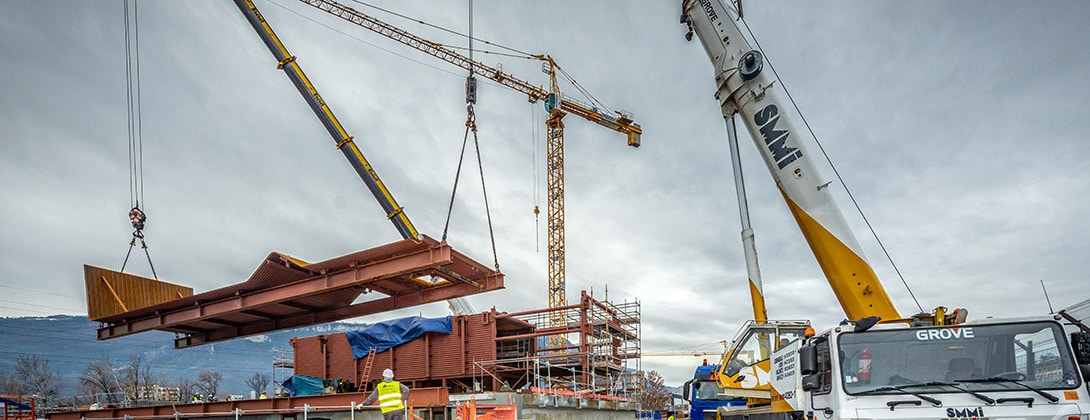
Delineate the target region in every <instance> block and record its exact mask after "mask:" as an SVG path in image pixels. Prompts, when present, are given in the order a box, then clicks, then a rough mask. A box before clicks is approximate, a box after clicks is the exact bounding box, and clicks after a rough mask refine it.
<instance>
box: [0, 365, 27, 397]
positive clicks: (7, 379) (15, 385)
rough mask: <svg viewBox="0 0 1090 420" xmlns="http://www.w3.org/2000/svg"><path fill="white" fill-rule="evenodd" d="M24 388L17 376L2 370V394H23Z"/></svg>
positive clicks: (0, 378) (0, 374) (0, 372)
mask: <svg viewBox="0 0 1090 420" xmlns="http://www.w3.org/2000/svg"><path fill="white" fill-rule="evenodd" d="M22 387H23V386H22V384H20V383H19V381H18V380H17V379H16V378H15V375H13V374H9V373H7V372H5V371H2V370H0V394H22V393H23V390H22Z"/></svg>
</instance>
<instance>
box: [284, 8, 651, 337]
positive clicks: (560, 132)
mask: <svg viewBox="0 0 1090 420" xmlns="http://www.w3.org/2000/svg"><path fill="white" fill-rule="evenodd" d="M299 1H301V2H302V3H305V4H307V5H310V6H313V7H315V8H317V9H319V10H322V11H324V12H326V13H329V14H331V15H333V16H336V17H338V18H341V19H344V20H346V21H348V22H351V23H353V24H356V25H358V26H360V27H362V28H364V29H367V30H370V31H372V32H375V33H377V34H379V35H382V36H385V37H387V38H390V39H392V40H394V41H397V42H400V43H402V44H405V45H407V46H409V47H412V48H414V49H416V50H419V51H421V52H423V53H425V54H428V55H431V56H433V57H436V58H439V59H441V60H443V61H446V62H448V63H451V64H453V65H455V66H458V67H461V68H462V69H465V70H467V71H469V72H471V73H472V74H476V75H479V76H481V77H484V78H487V79H488V80H491V81H493V82H496V83H498V84H500V85H503V86H506V87H508V88H511V89H514V90H515V91H518V92H521V93H523V94H525V95H526V96H527V97H528V98H529V100H530V102H537V101H544V102H545V109H546V111H548V112H549V117H548V119H547V120H546V121H545V126H546V143H547V146H546V159H547V165H546V168H547V174H546V183H547V184H548V185H547V187H548V195H547V197H548V203H547V209H546V210H547V217H548V225H547V226H548V229H547V231H548V234H547V238H548V252H549V255H548V265H549V269H548V276H549V279H548V280H549V284H548V295H549V308H558V307H561V306H564V305H566V304H567V297H566V292H565V282H566V280H565V258H564V253H565V251H564V242H565V240H564V123H563V122H562V121H561V119H562V118H564V116H565V115H567V114H569V113H570V114H575V115H577V116H579V117H582V118H584V119H586V120H588V121H591V122H593V123H595V124H598V125H601V126H603V127H606V128H609V129H611V130H614V131H617V132H620V133H622V134H625V135H626V136H627V138H628V145H629V146H631V147H639V146H640V136H641V134H643V130H642V129H641V128H640V125H639V124H637V123H636V122H635V121H634V120H633V119H632V117H631V116H630V115H627V114H624V113H622V112H615V114H616V115H611V114H608V113H603V112H601V111H599V110H598V109H596V108H594V107H592V106H586V105H583V104H580V103H578V102H575V101H572V100H568V99H564V98H563V97H562V96H561V95H560V89H559V86H558V84H557V79H556V72H557V70H558V66H557V65H556V62H555V61H553V59H552V57H550V56H547V55H535V56H533V58H536V59H538V60H541V61H543V62H545V63H546V65H547V67H546V72H547V73H548V74H549V82H550V84H549V89H545V88H543V87H540V86H536V85H534V84H532V83H530V82H527V81H524V80H521V79H519V78H516V77H514V76H512V75H510V74H506V73H504V72H503V71H502V70H500V69H498V68H495V67H492V66H488V65H486V64H484V63H481V62H478V61H475V60H473V59H472V58H470V57H467V56H465V55H462V54H460V53H458V52H456V51H454V50H452V49H450V48H447V47H444V46H442V45H440V44H438V43H435V42H432V41H429V40H427V39H424V38H421V37H419V36H417V35H414V34H412V33H410V32H408V31H406V30H404V29H401V28H398V27H396V26H393V25H391V24H389V23H386V22H383V21H382V20H379V19H377V18H375V17H373V16H370V15H367V14H365V13H362V12H360V11H358V10H356V9H353V8H351V7H349V6H345V5H343V4H340V3H338V2H336V1H333V0H299ZM550 322H551V323H553V324H556V323H561V322H563V320H562V319H553V320H550Z"/></svg>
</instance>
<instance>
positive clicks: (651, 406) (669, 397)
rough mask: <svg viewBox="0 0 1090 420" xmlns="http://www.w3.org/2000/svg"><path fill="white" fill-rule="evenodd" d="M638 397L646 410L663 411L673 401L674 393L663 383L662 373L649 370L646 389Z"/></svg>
mask: <svg viewBox="0 0 1090 420" xmlns="http://www.w3.org/2000/svg"><path fill="white" fill-rule="evenodd" d="M636 399H637V400H638V401H639V403H640V407H641V408H642V409H644V410H655V411H662V410H665V409H666V408H667V406H669V405H670V404H671V403H672V402H673V399H674V395H673V394H672V393H670V390H668V389H666V385H663V379H662V375H660V374H659V373H658V372H656V371H653V370H652V371H650V372H647V377H646V378H645V379H644V389H643V391H641V392H640V393H639V394H638V395H637V397H636Z"/></svg>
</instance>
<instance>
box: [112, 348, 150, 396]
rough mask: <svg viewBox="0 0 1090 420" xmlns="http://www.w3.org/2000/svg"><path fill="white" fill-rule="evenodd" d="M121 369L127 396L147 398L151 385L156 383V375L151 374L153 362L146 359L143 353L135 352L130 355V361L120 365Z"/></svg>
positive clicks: (122, 381)
mask: <svg viewBox="0 0 1090 420" xmlns="http://www.w3.org/2000/svg"><path fill="white" fill-rule="evenodd" d="M119 369H120V370H121V378H120V379H121V381H120V382H121V384H122V387H123V388H124V391H125V398H127V399H130V400H139V399H147V398H148V397H149V395H148V393H149V392H150V390H151V386H152V385H155V384H156V380H155V376H154V375H152V374H151V362H148V361H145V360H144V357H143V356H142V355H139V354H134V355H132V356H129V363H128V364H127V365H122V366H120V367H119Z"/></svg>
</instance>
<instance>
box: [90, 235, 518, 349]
mask: <svg viewBox="0 0 1090 420" xmlns="http://www.w3.org/2000/svg"><path fill="white" fill-rule="evenodd" d="M421 245H423V246H421V247H420V248H419V249H415V250H411V251H409V252H407V253H404V250H402V252H403V253H397V254H395V255H390V256H389V258H384V259H372V260H371V262H368V263H365V264H360V263H359V262H352V263H348V264H347V266H346V267H336V268H333V269H332V270H333V271H327V272H324V273H323V274H321V275H316V276H314V277H310V278H306V279H302V280H299V281H294V282H291V283H287V284H284V285H281V286H276V287H270V288H266V289H263V290H257V291H253V292H248V293H241V292H236V293H235V294H234V295H233V296H230V297H227V298H219V299H217V300H214V301H209V302H202V301H199V300H197V301H195V302H193V304H192V305H187V306H185V307H180V308H167V309H163V310H158V311H156V312H154V313H144V314H140V313H139V312H138V313H136V314H134V315H133V317H132V318H125V319H123V320H121V321H119V322H116V323H112V324H109V325H106V326H103V327H101V328H99V329H98V339H99V340H105V339H110V338H116V337H121V336H124V335H129V334H135V333H138V332H144V331H151V330H166V331H186V332H188V336H187V337H182V338H179V339H176V341H175V346H176V347H188V346H192V345H198V344H203V343H209V342H214V341H221V340H225V339H230V338H236V337H241V336H246V335H252V334H259V333H263V332H269V331H275V330H279V329H286V328H294V327H299V326H304V325H311V324H316V323H322V322H331V321H337V320H340V319H346V318H352V317H356V316H361V315H367V314H373V313H377V312H382V311H387V310H392V309H398V308H402V307H407V306H412V305H419V304H423V303H430V302H436V301H440V300H445V299H450V298H454V297H459V296H465V295H469V294H474V293H480V292H483V291H489V290H495V289H501V288H503V287H504V286H503V274H501V273H498V272H494V271H491V270H488V269H487V268H486V267H485V266H483V265H481V264H480V263H477V262H475V261H472V260H470V259H469V258H467V257H465V256H463V255H461V254H459V253H456V252H453V251H452V250H451V247H450V246H449V245H447V244H446V243H445V242H442V243H440V242H434V240H431V241H430V242H426V243H421ZM455 262H457V263H458V264H454V263H455ZM357 264H359V265H357ZM447 266H451V267H454V266H468V267H469V268H470V271H474V272H473V273H455V272H453V271H451V270H450V269H449V268H447ZM323 271H324V270H323ZM482 274H483V277H482ZM426 275H435V276H436V277H440V278H443V279H448V280H453V281H439V282H435V283H434V284H433V285H426V284H421V282H415V281H411V280H406V289H409V290H406V291H405V292H399V293H397V294H394V295H393V296H390V297H388V298H383V299H378V300H375V301H370V302H365V303H360V304H356V305H350V306H343V305H344V304H345V302H330V303H331V304H330V305H328V306H325V307H315V308H312V309H311V310H304V311H305V313H302V314H299V313H296V314H289V315H283V316H272V317H269V318H268V319H265V320H261V321H254V322H245V323H238V322H235V321H230V320H224V319H219V318H218V317H224V316H231V315H239V314H242V315H249V316H258V315H255V314H265V313H267V312H263V311H262V310H261V309H262V308H271V307H273V306H276V305H283V306H290V307H295V308H299V307H300V305H302V304H300V303H299V302H298V301H297V300H298V299H304V298H311V301H313V299H314V298H321V297H323V295H328V294H331V293H336V292H338V291H342V290H344V289H348V288H368V287H367V286H368V285H369V284H374V283H375V282H379V281H382V280H387V281H398V280H394V279H405V278H412V277H419V276H426ZM469 279H472V281H466V280H469ZM378 286H379V285H377V284H376V285H374V287H378ZM197 296H199V295H197ZM342 296H343V293H342ZM195 297H196V296H195ZM307 307H308V308H309V306H307ZM197 322H204V323H206V324H208V323H211V324H216V325H221V326H222V327H219V326H214V327H207V325H202V327H204V328H201V327H197V326H195V325H194V323H197Z"/></svg>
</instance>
